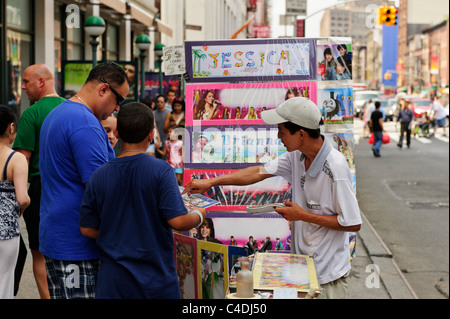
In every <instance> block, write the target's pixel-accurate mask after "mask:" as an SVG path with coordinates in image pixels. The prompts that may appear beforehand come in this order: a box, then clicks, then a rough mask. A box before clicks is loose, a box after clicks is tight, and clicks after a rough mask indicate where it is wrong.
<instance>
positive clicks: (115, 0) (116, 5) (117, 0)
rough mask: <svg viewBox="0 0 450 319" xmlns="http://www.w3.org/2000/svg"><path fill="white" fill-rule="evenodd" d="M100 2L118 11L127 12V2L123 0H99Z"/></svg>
mask: <svg viewBox="0 0 450 319" xmlns="http://www.w3.org/2000/svg"><path fill="white" fill-rule="evenodd" d="M99 2H100V3H101V4H103V5H105V6H107V7H109V8H111V9H114V10H115V11H117V12H118V13H121V14H126V13H127V4H126V3H125V2H123V1H121V0H99Z"/></svg>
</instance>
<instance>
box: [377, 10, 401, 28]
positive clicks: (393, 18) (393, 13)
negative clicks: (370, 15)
mask: <svg viewBox="0 0 450 319" xmlns="http://www.w3.org/2000/svg"><path fill="white" fill-rule="evenodd" d="M377 24H378V25H381V24H385V25H397V8H396V7H394V6H382V7H378V19H377Z"/></svg>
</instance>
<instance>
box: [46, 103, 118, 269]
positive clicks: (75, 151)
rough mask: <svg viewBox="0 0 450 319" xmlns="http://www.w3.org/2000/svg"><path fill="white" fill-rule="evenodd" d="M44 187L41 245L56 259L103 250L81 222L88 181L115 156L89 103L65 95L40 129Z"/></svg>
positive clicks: (94, 255)
mask: <svg viewBox="0 0 450 319" xmlns="http://www.w3.org/2000/svg"><path fill="white" fill-rule="evenodd" d="M40 144H41V147H40V152H39V157H40V161H39V169H40V172H41V182H42V192H41V205H40V224H39V243H40V246H39V250H40V251H41V252H42V253H43V254H44V255H45V256H48V257H50V258H53V259H56V260H91V259H96V258H99V257H100V252H99V249H98V247H97V246H96V244H95V241H94V240H93V239H91V238H87V237H85V236H83V235H82V234H81V232H80V227H79V221H78V220H79V216H80V204H81V198H82V196H83V192H84V189H85V183H87V181H88V180H89V178H90V177H91V174H92V173H93V172H94V171H95V169H96V168H98V167H99V166H101V165H102V164H104V163H106V162H108V161H109V160H111V159H113V158H114V150H113V149H112V147H111V144H110V143H109V141H108V135H107V134H106V131H105V129H104V128H103V126H102V124H101V123H100V121H99V120H98V119H97V118H96V117H95V115H94V114H93V113H92V111H91V110H90V109H88V108H87V107H86V106H85V105H83V104H81V103H77V102H73V101H70V100H67V101H65V102H63V103H62V104H60V105H59V106H58V107H57V108H55V109H54V110H53V111H52V112H50V113H49V115H48V116H47V118H46V119H45V120H44V124H43V125H42V129H41V137H40Z"/></svg>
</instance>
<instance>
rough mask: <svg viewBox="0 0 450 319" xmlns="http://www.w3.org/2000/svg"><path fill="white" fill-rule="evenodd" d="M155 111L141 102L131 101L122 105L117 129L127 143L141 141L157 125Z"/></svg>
mask: <svg viewBox="0 0 450 319" xmlns="http://www.w3.org/2000/svg"><path fill="white" fill-rule="evenodd" d="M154 122H155V116H154V115H153V111H152V110H151V109H150V108H149V107H148V106H147V105H145V104H143V103H140V102H130V103H127V104H125V105H122V106H121V107H120V111H119V114H118V115H117V131H118V132H119V136H120V138H121V139H122V140H123V141H124V142H126V143H140V142H142V141H143V140H144V139H145V138H146V137H147V136H148V134H149V133H150V132H151V131H152V130H153V128H154V127H155V125H154Z"/></svg>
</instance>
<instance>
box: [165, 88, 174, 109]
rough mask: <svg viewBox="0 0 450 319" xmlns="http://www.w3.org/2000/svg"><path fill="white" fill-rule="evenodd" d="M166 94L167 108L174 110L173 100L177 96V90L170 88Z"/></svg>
mask: <svg viewBox="0 0 450 319" xmlns="http://www.w3.org/2000/svg"><path fill="white" fill-rule="evenodd" d="M166 95H167V98H166V101H167V102H166V109H168V110H169V111H172V110H173V102H174V101H175V99H176V98H177V92H175V91H174V90H172V89H169V90H167V92H166Z"/></svg>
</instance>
